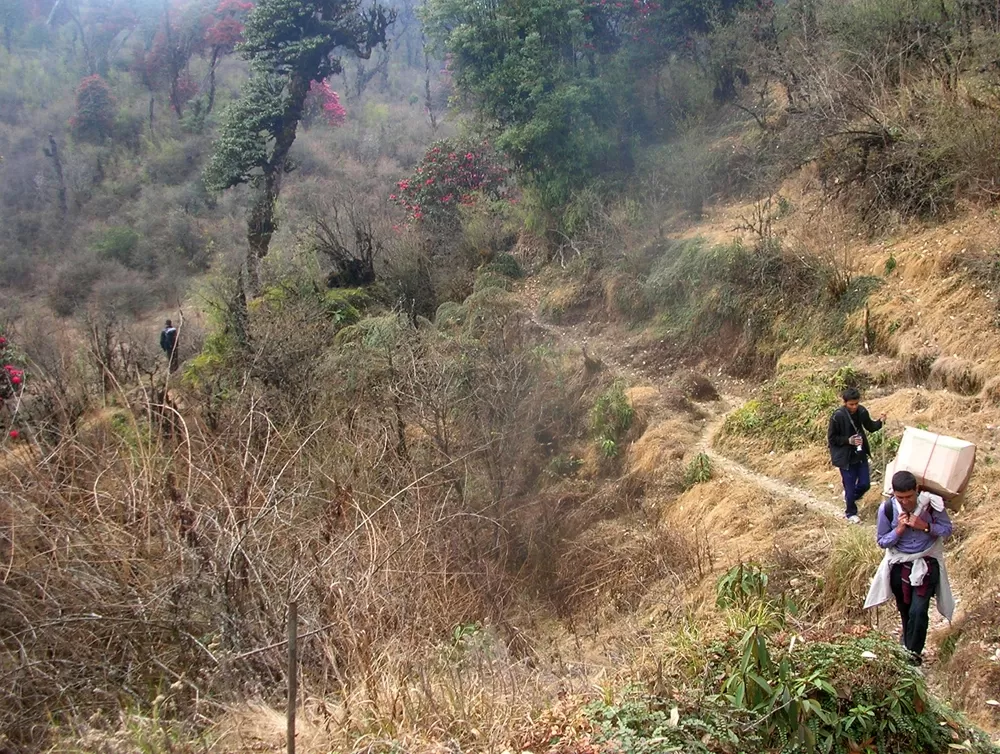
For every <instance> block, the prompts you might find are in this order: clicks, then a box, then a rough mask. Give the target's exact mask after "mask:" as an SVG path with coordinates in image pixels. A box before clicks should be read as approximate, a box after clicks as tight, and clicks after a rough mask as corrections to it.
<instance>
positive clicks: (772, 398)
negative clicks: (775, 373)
mask: <svg viewBox="0 0 1000 754" xmlns="http://www.w3.org/2000/svg"><path fill="white" fill-rule="evenodd" d="M834 382H835V381H834V380H833V379H831V378H829V377H824V376H823V375H814V376H811V377H809V378H807V379H805V380H804V381H799V380H796V379H795V378H794V377H793V376H790V375H782V376H780V377H778V378H777V379H775V380H772V381H771V382H768V383H766V384H765V385H764V386H763V387H762V388H761V390H760V393H759V395H758V397H757V398H754V399H752V400H749V401H747V402H746V403H744V404H743V405H742V406H741V407H740V408H738V409H736V410H735V411H733V412H732V413H731V414H730V415H729V416H728V417H726V422H725V424H724V425H723V428H722V432H723V438H725V437H726V436H729V437H746V438H749V439H752V440H754V441H755V442H757V443H759V444H760V445H761V447H763V448H764V449H767V450H777V451H789V450H794V449H795V448H800V447H803V446H805V445H809V444H812V443H817V442H821V441H823V440H824V439H825V437H826V418H827V417H828V416H829V414H830V413H831V412H832V411H833V410H834V409H836V408H837V406H838V405H840V397H839V391H838V390H837V389H836V388H835V387H834V386H833V385H834Z"/></svg>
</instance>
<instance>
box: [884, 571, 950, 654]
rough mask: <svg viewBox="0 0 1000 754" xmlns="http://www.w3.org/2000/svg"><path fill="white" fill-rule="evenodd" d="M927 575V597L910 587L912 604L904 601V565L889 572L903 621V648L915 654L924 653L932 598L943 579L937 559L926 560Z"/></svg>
mask: <svg viewBox="0 0 1000 754" xmlns="http://www.w3.org/2000/svg"><path fill="white" fill-rule="evenodd" d="M926 560H927V575H926V576H924V583H925V584H927V591H926V592H925V594H926V595H927V596H926V597H921V596H920V595H919V594H917V587H915V586H914V587H910V604H909V605H907V604H906V603H905V602H904V601H903V564H902V563H896V565H894V566H893V567H892V570H891V571H890V572H889V585H890V586H891V587H892V593H893V595H894V596H895V597H896V608H897V609H898V610H899V617H900V619H901V620H902V621H903V646H904V647H906V648H907V649H908V650H910V651H911V652H914V653H915V654H920V653H921V652H923V651H924V642H926V641H927V624H928V618H927V613H928V610H929V608H930V605H931V597H932V596H934V595H935V594H936V593H937V587H938V581H939V580H940V579H941V569H940V566H939V565H938V562H937V558H926Z"/></svg>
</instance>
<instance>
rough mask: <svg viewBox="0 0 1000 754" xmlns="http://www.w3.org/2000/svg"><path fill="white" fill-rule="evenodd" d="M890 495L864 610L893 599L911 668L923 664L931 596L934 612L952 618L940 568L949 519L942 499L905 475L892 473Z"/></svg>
mask: <svg viewBox="0 0 1000 754" xmlns="http://www.w3.org/2000/svg"><path fill="white" fill-rule="evenodd" d="M892 493H893V494H892V497H891V498H889V499H888V500H886V501H885V503H883V505H882V507H881V509H880V511H879V516H878V526H877V528H876V533H875V538H876V540H877V541H878V546H879V547H881V548H882V549H883V550H885V556H884V557H883V558H882V563H881V565H879V567H878V571H876V572H875V578H874V579H873V580H872V585H871V589H869V590H868V598H867V599H866V600H865V607H866V608H869V607H875V606H876V605H881V604H882V603H883V602H888V600H889V597H890V595H891V596H893V597H895V598H896V608H897V609H898V610H899V617H900V619H901V620H902V623H903V633H902V637H901V638H902V643H903V646H904V647H906V648H907V649H908V650H909V652H910V658H911V660H912V662H913V663H914V664H915V665H919V664H920V663H921V662H923V651H924V642H925V641H926V640H927V624H928V617H927V612H928V608H929V607H930V603H931V595H934V597H936V598H937V609H938V612H939V613H941V615H943V616H944V617H945V618H947V619H948V620H951V616H952V614H953V613H954V612H955V599H954V597H953V596H952V593H951V585H950V584H949V582H948V571H947V570H946V569H945V567H944V546H943V544H942V542H943V540H944V538H945V537H949V536H951V529H952V526H951V519H950V518H948V512H947V511H946V510H945V509H944V500H942V499H941V498H940V497H939V496H937V495H933V494H931V493H930V492H927V491H921V490H920V489H919V488H918V486H917V478H916V477H915V476H914V475H913V474H911V473H910V472H909V471H897V472H896V473H895V474H893V475H892Z"/></svg>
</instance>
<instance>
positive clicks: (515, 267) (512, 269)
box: [482, 253, 524, 279]
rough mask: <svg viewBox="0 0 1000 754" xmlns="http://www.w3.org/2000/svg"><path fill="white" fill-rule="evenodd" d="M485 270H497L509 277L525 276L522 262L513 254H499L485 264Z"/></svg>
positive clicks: (498, 272) (496, 271) (497, 272)
mask: <svg viewBox="0 0 1000 754" xmlns="http://www.w3.org/2000/svg"><path fill="white" fill-rule="evenodd" d="M482 270H483V272H495V273H496V274H498V275H505V276H506V277H509V278H515V279H517V278H520V277H523V276H524V271H523V270H522V269H521V265H520V263H519V262H518V261H517V260H516V259H515V258H514V256H513V255H512V254H507V253H503V254H497V255H496V256H495V257H493V259H492V261H490V262H489V263H487V264H485V265H483V267H482Z"/></svg>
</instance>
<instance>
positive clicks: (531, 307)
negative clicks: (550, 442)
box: [525, 286, 962, 658]
mask: <svg viewBox="0 0 1000 754" xmlns="http://www.w3.org/2000/svg"><path fill="white" fill-rule="evenodd" d="M525 294H526V295H525V299H526V311H527V316H528V321H529V322H530V324H531V325H532V326H534V327H535V328H537V329H538V330H540V331H541V332H544V333H545V334H546V335H547V336H549V337H550V338H551V339H552V340H553V341H555V343H556V345H557V346H558V347H559V348H561V349H562V350H571V349H576V348H579V349H581V350H582V351H583V354H584V356H585V357H587V358H589V359H590V360H597V361H600V362H601V363H602V364H603V365H604V366H605V367H606V368H608V369H609V370H610V371H611V372H612V373H613V374H614V375H615V376H618V377H623V378H625V379H627V380H628V381H629V382H630V383H631V384H641V383H647V384H651V385H653V386H654V387H656V388H658V389H661V390H662V389H663V388H664V387H666V381H667V379H669V377H670V376H671V375H672V373H673V371H674V370H673V369H669V370H665V371H664V370H655V371H654V369H649V368H646V369H643V368H640V367H636V366H634V365H632V364H627V363H624V362H623V361H622V360H621V359H620V358H618V357H617V356H616V350H620V344H616V343H612V342H608V340H607V336H605V335H604V333H603V332H601V333H599V334H596V335H595V334H592V333H590V332H588V329H589V328H588V325H587V324H586V323H577V324H570V325H555V324H551V323H548V322H544V321H542V320H541V319H540V318H539V317H538V313H537V312H538V289H537V287H536V288H534V289H532V288H530V287H528V286H526V288H525ZM743 403H744V401H743V399H742V398H740V397H738V396H733V395H726V394H723V393H722V392H720V393H719V399H718V400H716V401H712V402H706V403H701V404H700V405H702V406H703V407H704V408H706V409H707V410H708V411H709V412H710V414H709V418H708V419H707V420H706V422H705V426H704V427H703V428H702V430H701V433H700V435H699V437H698V441H697V443H696V445H695V447H694V450H695V452H700V453H704V454H705V455H707V456H708V458H709V460H710V461H711V462H712V465H713V468H714V469H715V470H716V471H717V472H718V473H720V474H726V475H728V476H730V477H734V478H737V479H743V480H746V481H748V482H750V483H751V484H753V485H755V486H756V487H758V488H760V489H762V490H764V491H766V492H768V493H770V494H772V495H774V496H776V497H780V498H785V499H789V500H793V501H795V502H798V503H800V504H804V505H805V506H806V507H807V508H809V509H811V510H813V511H814V512H816V513H819V514H820V515H822V516H824V517H826V518H828V519H835V520H836V521H837V522H838V525H840V526H857V525H858V524H851V523H849V522H847V521H846V520H845V519H844V510H843V502H842V498H841V497H840V496H839V495H836V496H834V495H831V496H830V497H829V498H826V499H824V498H823V497H820V496H818V495H817V494H816V493H814V492H812V491H810V490H808V489H806V488H804V487H799V486H797V485H795V484H791V483H789V482H786V481H784V480H782V479H777V478H775V477H771V476H768V475H767V474H762V473H760V472H758V471H754V470H753V469H751V468H750V467H748V466H746V465H744V464H742V463H740V462H739V461H737V460H734V459H732V458H730V457H728V456H726V455H724V454H722V453H720V452H719V451H718V450H716V449H715V448H714V446H713V444H714V441H715V438H716V436H717V435H718V433H719V431H720V430H721V429H722V426H723V424H725V421H726V418H727V417H728V416H729V415H730V414H731V413H732V412H733V411H735V410H737V409H738V408H740V406H742V405H743ZM713 404H714V405H713ZM860 525H861V526H864V527H865V528H866V529H869V530H871V531H873V532H874V527H875V522H874V521H863V522H862V523H861V524H860ZM951 587H952V593H953V594H954V597H955V615H954V618H953V620H952V623H954V622H955V621H957V620H959V619H960V616H961V614H962V598H961V596H960V594H959V589H958V588H957V585H956V583H955V581H954V579H953V580H952V583H951ZM887 609H890V610H892V611H893V612H895V611H894V609H893V606H891V604H890V605H889V607H888V608H887ZM929 617H930V625H929V634H930V633H932V632H935V631H938V630H940V629H942V628H946V627H947V626H948V620H947V619H946V618H944V617H943V616H942V615H941V614H940V613H938V611H937V610H936V609H935V608H933V607H932V608H931V611H930V616H929ZM928 650H929V651H928V652H927V654H928V656H929V657H931V658H932V657H933V656H934V654H935V650H934V648H933V646H932V645H931V644H930V642H929V643H928Z"/></svg>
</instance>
